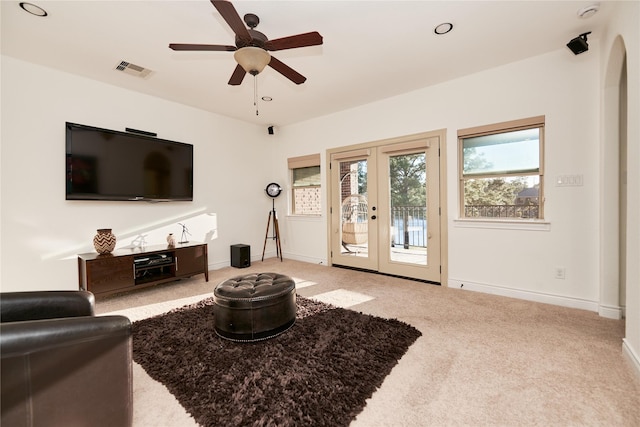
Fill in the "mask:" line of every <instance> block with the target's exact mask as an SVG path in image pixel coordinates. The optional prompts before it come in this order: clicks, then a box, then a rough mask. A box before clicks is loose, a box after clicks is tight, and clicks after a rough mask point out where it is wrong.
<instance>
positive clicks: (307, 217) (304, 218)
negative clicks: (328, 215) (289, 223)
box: [287, 214, 322, 221]
mask: <svg viewBox="0 0 640 427" xmlns="http://www.w3.org/2000/svg"><path fill="white" fill-rule="evenodd" d="M287 219H292V220H295V221H318V220H320V219H322V215H296V214H288V215H287Z"/></svg>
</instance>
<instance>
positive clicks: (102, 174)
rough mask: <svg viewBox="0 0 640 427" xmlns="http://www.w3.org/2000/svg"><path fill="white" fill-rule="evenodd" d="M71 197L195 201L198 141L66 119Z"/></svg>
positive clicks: (82, 198)
mask: <svg viewBox="0 0 640 427" xmlns="http://www.w3.org/2000/svg"><path fill="white" fill-rule="evenodd" d="M66 147H67V150H66V170H67V173H66V192H67V200H135V201H149V202H160V201H190V200H193V145H191V144H185V143H182V142H176V141H168V140H164V139H159V138H155V137H153V136H149V135H144V134H142V133H136V132H118V131H114V130H108V129H100V128H96V127H92V126H85V125H79V124H76V123H69V122H67V123H66Z"/></svg>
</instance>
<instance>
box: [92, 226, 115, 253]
mask: <svg viewBox="0 0 640 427" xmlns="http://www.w3.org/2000/svg"><path fill="white" fill-rule="evenodd" d="M93 247H94V248H96V252H98V253H99V254H109V253H111V252H113V250H114V249H115V247H116V236H115V234H113V233H112V232H111V229H110V228H99V229H98V234H96V235H95V236H94V238H93Z"/></svg>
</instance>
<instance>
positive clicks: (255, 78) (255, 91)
mask: <svg viewBox="0 0 640 427" xmlns="http://www.w3.org/2000/svg"><path fill="white" fill-rule="evenodd" d="M253 105H254V106H255V107H256V116H257V115H258V75H255V76H253Z"/></svg>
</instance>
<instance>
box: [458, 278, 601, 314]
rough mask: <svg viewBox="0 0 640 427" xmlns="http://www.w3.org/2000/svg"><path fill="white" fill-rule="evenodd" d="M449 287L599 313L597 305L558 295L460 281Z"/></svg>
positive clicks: (593, 302) (594, 302) (592, 302)
mask: <svg viewBox="0 0 640 427" xmlns="http://www.w3.org/2000/svg"><path fill="white" fill-rule="evenodd" d="M449 287H450V288H452V289H462V290H468V291H475V292H482V293H485V294H492V295H500V296H503V297H510V298H518V299H523V300H527V301H534V302H541V303H545V304H553V305H559V306H562V307H569V308H578V309H581V310H588V311H594V312H596V313H599V304H598V303H597V302H596V301H590V300H585V299H580V298H570V297H565V296H560V295H551V294H545V293H541V292H532V291H524V290H521V289H513V288H505V287H502V286H495V285H488V284H483V283H474V282H469V281H466V280H460V279H451V278H450V279H449Z"/></svg>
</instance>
